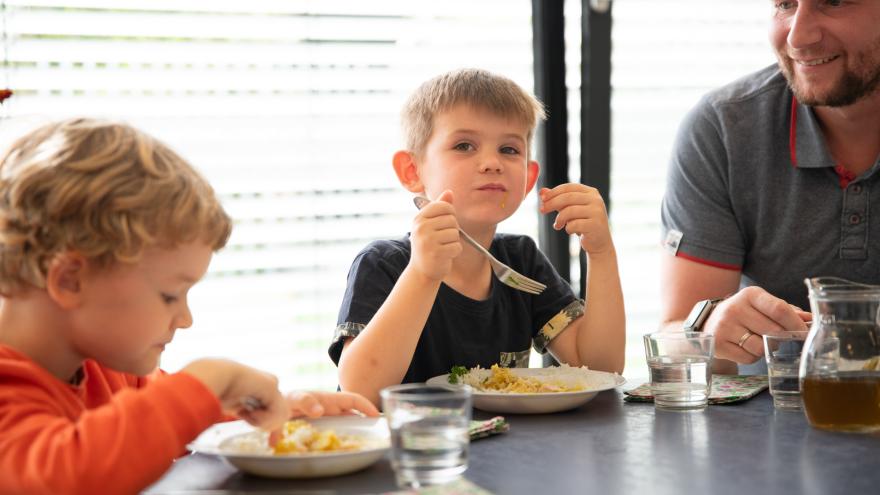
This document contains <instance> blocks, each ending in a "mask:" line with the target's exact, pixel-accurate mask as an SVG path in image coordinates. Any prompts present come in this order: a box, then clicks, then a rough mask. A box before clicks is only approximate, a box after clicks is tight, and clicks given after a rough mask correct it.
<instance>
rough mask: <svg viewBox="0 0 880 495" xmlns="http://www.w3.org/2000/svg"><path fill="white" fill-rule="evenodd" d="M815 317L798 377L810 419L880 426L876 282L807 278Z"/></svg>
mask: <svg viewBox="0 0 880 495" xmlns="http://www.w3.org/2000/svg"><path fill="white" fill-rule="evenodd" d="M805 282H806V284H807V287H808V289H809V293H810V308H811V311H812V313H813V322H812V324H811V326H810V333H809V335H808V336H807V340H806V342H805V343H804V350H803V353H802V354H801V363H800V370H799V378H800V385H801V397H802V398H803V404H804V412H805V413H806V415H807V419H808V420H809V422H810V424H811V425H813V426H815V427H818V428H824V429H829V430H838V431H854V432H874V431H880V286H875V285H866V284H860V283H856V282H850V281H849V280H844V279H841V278H836V277H818V278H810V279H807V280H806V281H805Z"/></svg>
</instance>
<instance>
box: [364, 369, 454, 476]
mask: <svg viewBox="0 0 880 495" xmlns="http://www.w3.org/2000/svg"><path fill="white" fill-rule="evenodd" d="M379 394H380V396H381V397H382V409H383V410H384V413H385V418H386V419H387V420H388V428H389V430H390V431H391V466H392V467H393V468H394V473H395V476H396V478H397V484H398V485H399V486H400V487H401V488H419V487H422V486H427V485H438V484H442V483H447V482H450V481H453V480H456V479H458V478H459V477H461V475H462V473H464V472H465V470H466V469H467V464H468V445H469V443H470V437H469V436H468V426H469V425H470V420H471V388H470V387H468V386H466V385H465V386H454V387H452V386H450V387H446V386H442V385H426V384H424V383H411V384H405V385H394V386H391V387H387V388H384V389H382V391H381V392H380V393H379Z"/></svg>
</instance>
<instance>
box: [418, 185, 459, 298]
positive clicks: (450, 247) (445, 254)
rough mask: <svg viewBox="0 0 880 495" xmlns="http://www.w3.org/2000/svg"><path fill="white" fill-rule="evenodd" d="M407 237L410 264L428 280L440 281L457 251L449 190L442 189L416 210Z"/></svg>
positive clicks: (450, 265) (457, 244)
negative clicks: (408, 237) (408, 239)
mask: <svg viewBox="0 0 880 495" xmlns="http://www.w3.org/2000/svg"><path fill="white" fill-rule="evenodd" d="M411 239H412V257H411V258H410V262H409V263H410V266H411V267H413V268H415V269H416V270H418V271H419V272H420V273H422V274H423V275H424V276H425V277H427V278H429V279H430V280H436V281H440V280H443V277H445V276H446V275H447V274H448V273H449V271H450V270H452V260H453V259H455V257H457V256H458V255H459V254H461V240H460V238H459V236H458V220H456V219H455V208H454V207H453V206H452V191H443V194H441V195H440V197H438V198H437V199H436V200H435V201H432V202H430V203H428V204H427V205H425V207H424V208H422V209H421V211H419V213H418V215H416V218H415V220H413V228H412V234H411Z"/></svg>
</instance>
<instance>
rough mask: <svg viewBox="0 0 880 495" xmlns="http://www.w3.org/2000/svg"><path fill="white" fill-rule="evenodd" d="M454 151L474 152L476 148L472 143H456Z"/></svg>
mask: <svg viewBox="0 0 880 495" xmlns="http://www.w3.org/2000/svg"><path fill="white" fill-rule="evenodd" d="M452 149H454V150H458V151H473V150H474V149H475V148H474V145H472V144H471V143H456V145H455V146H453V147H452Z"/></svg>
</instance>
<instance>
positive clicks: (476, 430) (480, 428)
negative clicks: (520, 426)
mask: <svg viewBox="0 0 880 495" xmlns="http://www.w3.org/2000/svg"><path fill="white" fill-rule="evenodd" d="M509 429H510V424H509V423H508V422H507V420H506V419H504V416H495V417H494V418H491V419H487V420H484V421H476V420H474V421H471V426H470V428H468V433H469V434H470V436H471V440H476V439H478V438H486V437H488V436H490V435H497V434H498V433H504V432H505V431H507V430H509Z"/></svg>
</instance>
